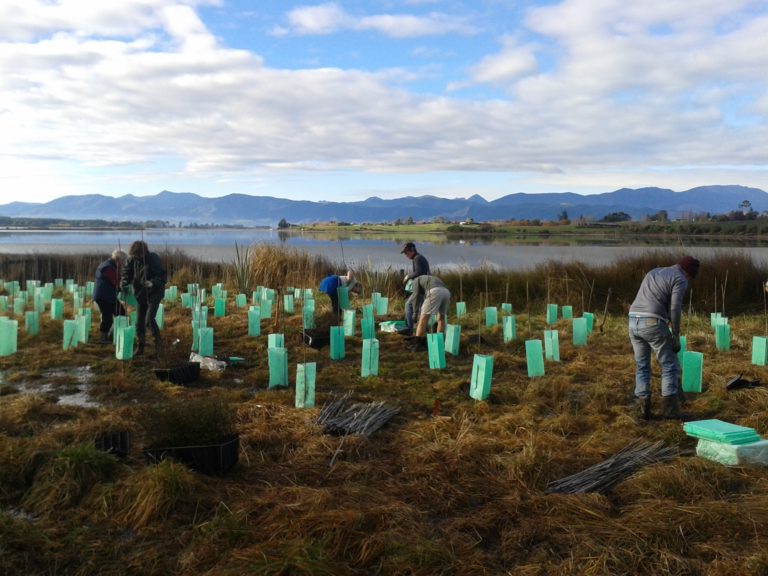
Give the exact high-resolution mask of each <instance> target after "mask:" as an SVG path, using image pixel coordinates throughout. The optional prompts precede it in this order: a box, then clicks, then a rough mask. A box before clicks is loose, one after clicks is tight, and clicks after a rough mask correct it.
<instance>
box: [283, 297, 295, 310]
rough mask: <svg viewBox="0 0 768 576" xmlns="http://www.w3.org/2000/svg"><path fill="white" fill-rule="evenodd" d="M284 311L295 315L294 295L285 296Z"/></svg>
mask: <svg viewBox="0 0 768 576" xmlns="http://www.w3.org/2000/svg"><path fill="white" fill-rule="evenodd" d="M283 310H285V313H286V314H293V294H285V295H283Z"/></svg>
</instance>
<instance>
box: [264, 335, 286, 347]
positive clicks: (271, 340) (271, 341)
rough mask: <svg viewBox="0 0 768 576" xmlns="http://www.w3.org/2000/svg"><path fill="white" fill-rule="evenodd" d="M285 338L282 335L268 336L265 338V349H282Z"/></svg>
mask: <svg viewBox="0 0 768 576" xmlns="http://www.w3.org/2000/svg"><path fill="white" fill-rule="evenodd" d="M284 347H285V336H284V335H283V334H270V335H269V336H267V348H284Z"/></svg>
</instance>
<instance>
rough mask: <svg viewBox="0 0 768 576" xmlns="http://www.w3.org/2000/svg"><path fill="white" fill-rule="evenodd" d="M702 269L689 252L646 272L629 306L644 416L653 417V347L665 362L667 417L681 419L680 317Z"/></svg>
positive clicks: (637, 391)
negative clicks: (678, 385) (686, 297)
mask: <svg viewBox="0 0 768 576" xmlns="http://www.w3.org/2000/svg"><path fill="white" fill-rule="evenodd" d="M698 273H699V261H698V260H696V258H693V257H692V256H685V257H683V258H681V259H680V261H679V262H678V263H677V264H675V265H674V266H666V267H663V268H654V269H653V270H651V271H650V272H648V273H647V274H646V275H645V278H643V282H642V284H640V289H639V290H638V291H637V296H635V300H634V302H632V306H630V308H629V340H630V342H631V343H632V349H633V351H634V355H635V401H636V403H637V406H638V409H639V411H640V417H641V418H642V419H643V420H650V418H651V351H653V352H654V353H655V355H656V360H658V362H659V365H660V366H661V396H662V403H663V415H664V418H671V419H680V418H681V414H680V402H679V400H678V389H677V373H678V370H679V364H678V361H677V353H678V352H679V351H680V317H681V316H682V308H683V298H684V296H685V292H686V290H688V283H689V282H690V281H691V280H693V278H695V277H696V275H697V274H698Z"/></svg>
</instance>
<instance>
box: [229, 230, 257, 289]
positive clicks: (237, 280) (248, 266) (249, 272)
mask: <svg viewBox="0 0 768 576" xmlns="http://www.w3.org/2000/svg"><path fill="white" fill-rule="evenodd" d="M250 252H251V248H250V246H242V247H241V246H238V244H237V242H235V258H234V260H233V261H232V269H231V273H232V277H233V279H234V285H235V287H236V288H237V291H238V292H239V293H241V294H248V292H249V291H250V289H251V286H252V282H251V278H252V277H253V260H252V259H251V258H250Z"/></svg>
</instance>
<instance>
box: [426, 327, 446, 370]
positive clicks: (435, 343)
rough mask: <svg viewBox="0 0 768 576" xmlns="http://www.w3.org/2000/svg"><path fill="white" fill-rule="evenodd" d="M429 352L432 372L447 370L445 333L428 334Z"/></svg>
mask: <svg viewBox="0 0 768 576" xmlns="http://www.w3.org/2000/svg"><path fill="white" fill-rule="evenodd" d="M427 351H428V352H429V368H430V370H442V369H443V368H445V340H443V333H442V332H437V333H436V334H427Z"/></svg>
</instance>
